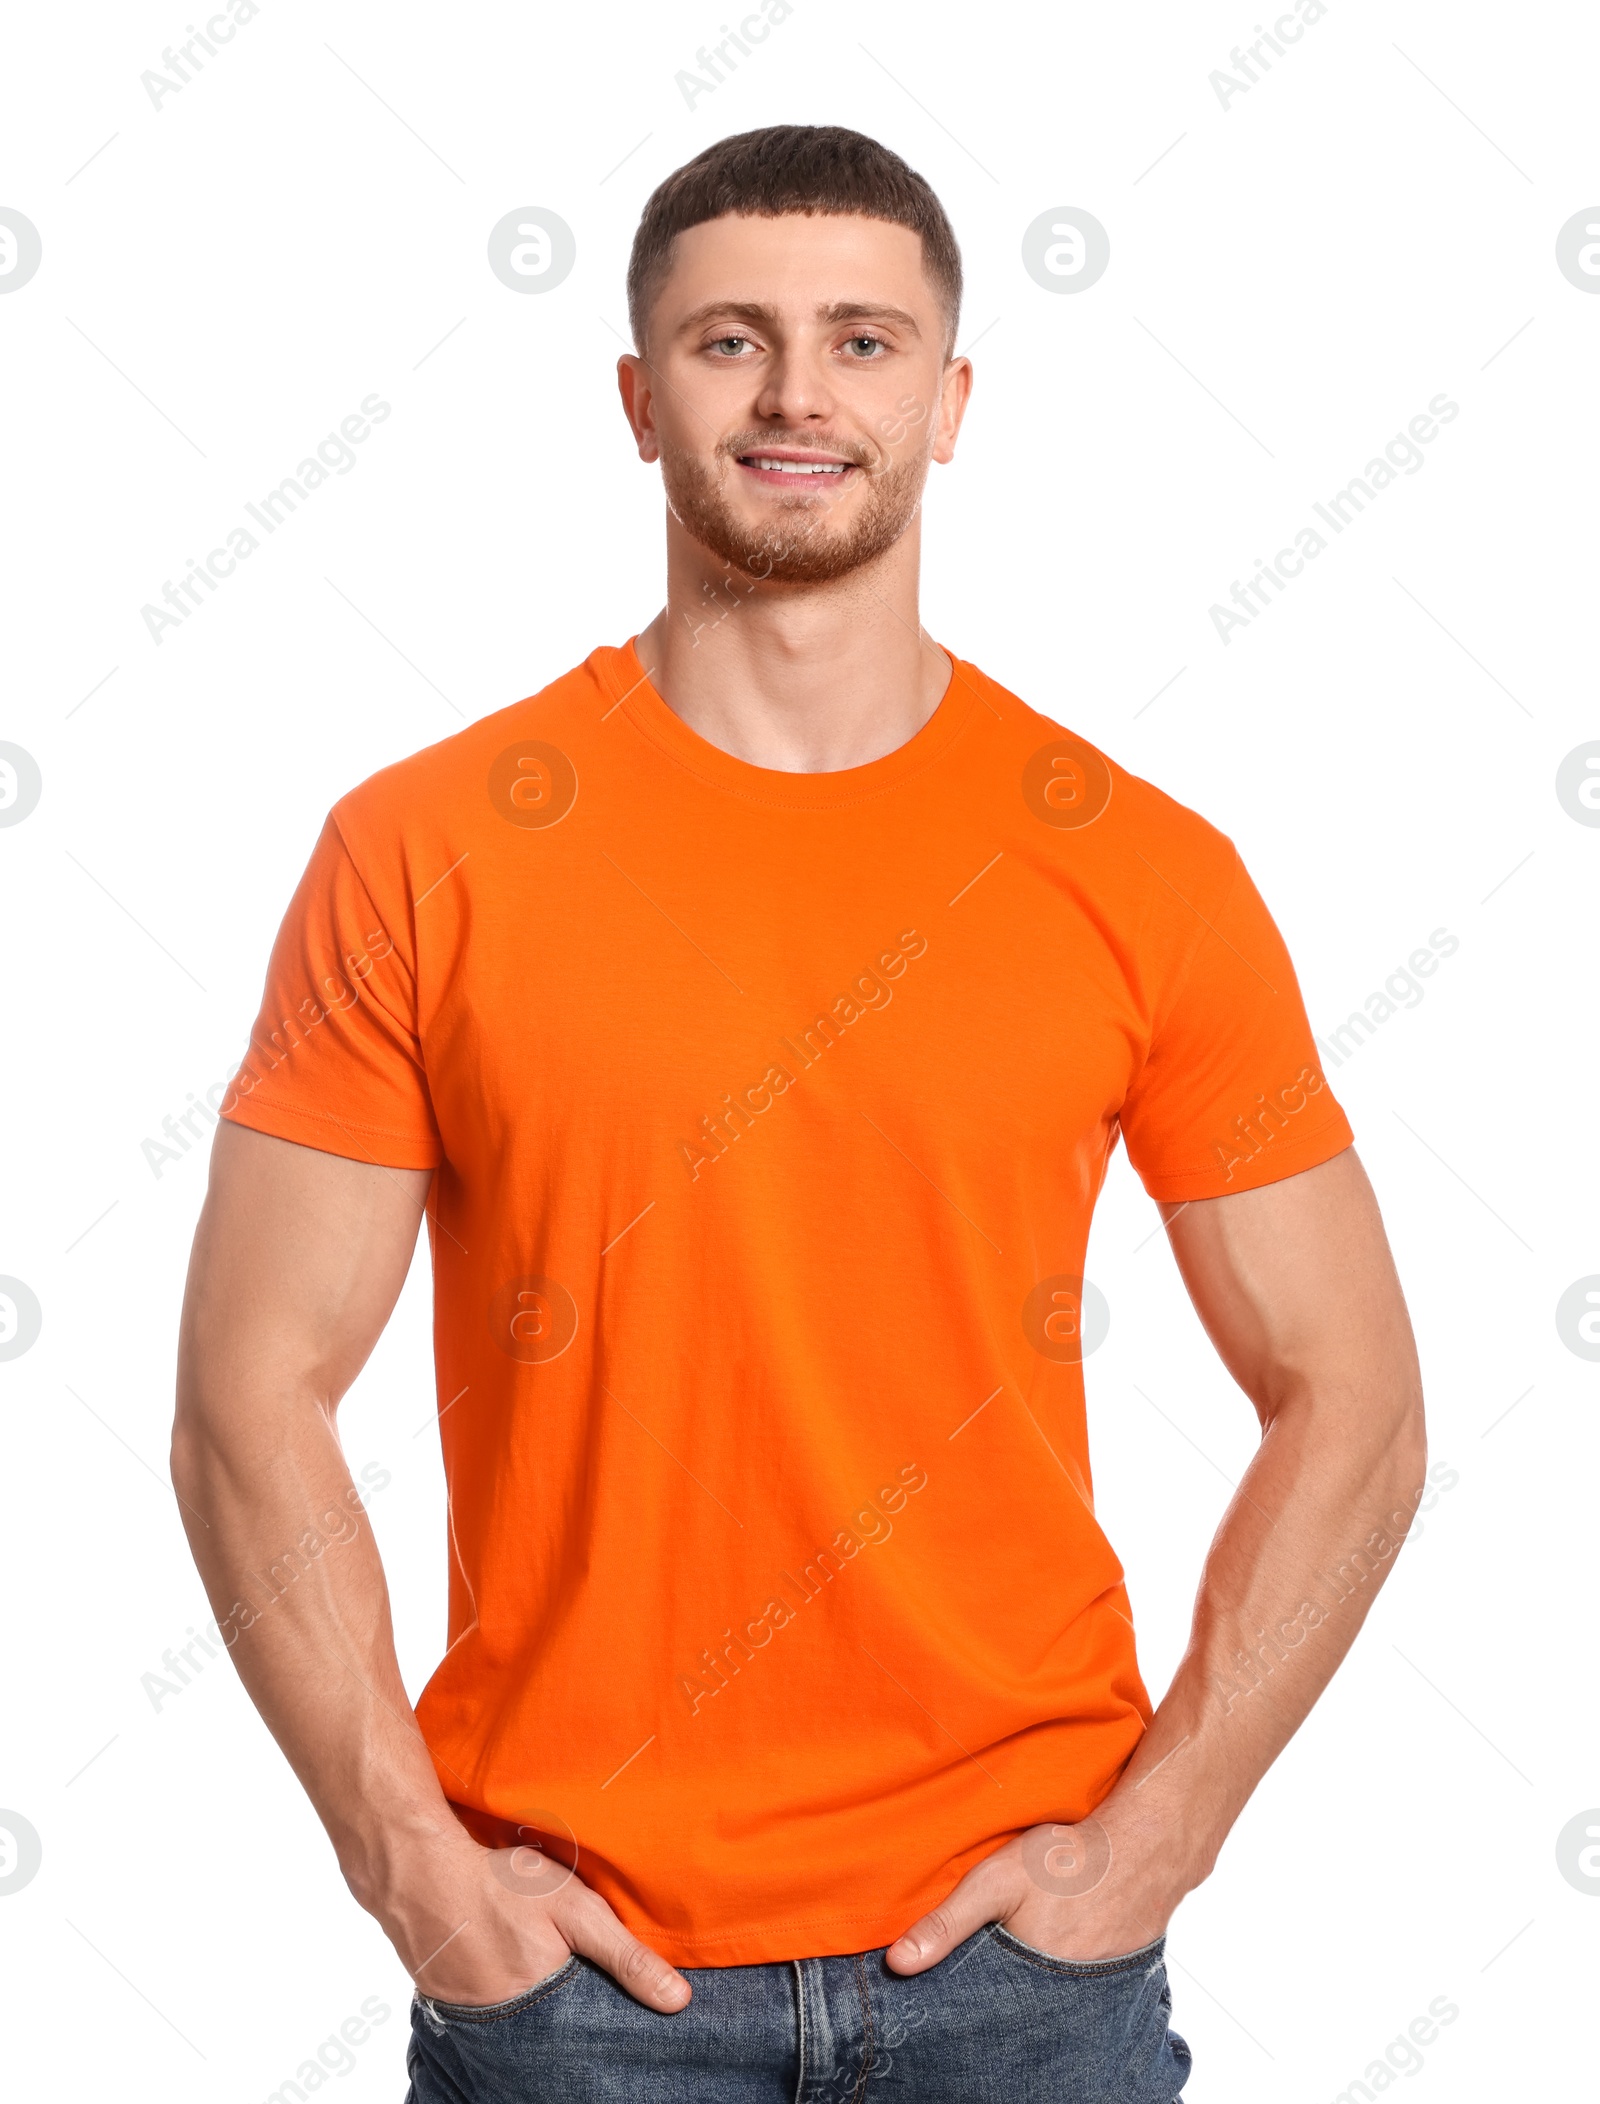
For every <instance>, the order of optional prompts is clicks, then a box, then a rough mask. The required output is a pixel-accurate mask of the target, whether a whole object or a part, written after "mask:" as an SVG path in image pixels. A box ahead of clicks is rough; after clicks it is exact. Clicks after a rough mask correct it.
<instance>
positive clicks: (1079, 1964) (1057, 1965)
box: [989, 1921, 1167, 1980]
mask: <svg viewBox="0 0 1600 2104" xmlns="http://www.w3.org/2000/svg"><path fill="white" fill-rule="evenodd" d="M989 1934H990V1935H991V1936H992V1937H993V1938H994V1940H995V1942H996V1943H997V1944H998V1945H999V1947H1000V1949H1001V1950H1002V1951H1005V1952H1006V1953H1007V1954H1008V1955H1009V1956H1011V1957H1013V1958H1018V1959H1021V1960H1022V1961H1023V1963H1024V1964H1027V1965H1034V1966H1038V1967H1039V1968H1040V1969H1041V1970H1043V1971H1045V1972H1053V1973H1060V1974H1061V1975H1062V1976H1063V1977H1065V1978H1067V1979H1073V1980H1098V1979H1113V1978H1115V1977H1117V1976H1118V1975H1119V1974H1123V1973H1135V1972H1147V1971H1148V1970H1149V1969H1150V1967H1151V1966H1152V1965H1160V1964H1161V1963H1162V1954H1163V1953H1164V1951H1165V1950H1166V1946H1167V1939H1166V1936H1165V1934H1163V1935H1160V1936H1157V1937H1156V1938H1155V1940H1154V1941H1153V1942H1151V1943H1145V1944H1141V1945H1140V1947H1139V1949H1138V1950H1136V1951H1124V1952H1122V1953H1120V1954H1119V1955H1116V1956H1113V1957H1110V1958H1058V1957H1056V1955H1055V1954H1054V1952H1052V1951H1042V1950H1040V1949H1039V1947H1038V1945H1037V1944H1033V1943H1024V1942H1023V1940H1022V1938H1021V1937H1020V1936H1014V1935H1013V1934H1012V1933H1011V1931H1010V1930H1009V1929H1007V1928H1003V1927H1002V1926H1001V1924H1000V1923H999V1922H997V1921H992V1922H990V1924H989Z"/></svg>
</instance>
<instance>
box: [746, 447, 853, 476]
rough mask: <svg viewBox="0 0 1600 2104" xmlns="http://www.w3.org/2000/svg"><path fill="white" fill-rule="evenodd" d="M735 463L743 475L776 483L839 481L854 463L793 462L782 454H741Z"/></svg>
mask: <svg viewBox="0 0 1600 2104" xmlns="http://www.w3.org/2000/svg"><path fill="white" fill-rule="evenodd" d="M738 462H739V465H740V467H741V468H743V469H744V470H745V471H746V473H747V474H752V475H758V476H760V477H761V478H762V480H763V481H770V482H772V483H778V482H780V481H781V482H802V481H806V480H810V481H813V482H835V483H837V482H842V481H843V480H844V479H845V477H846V476H848V475H851V474H853V473H854V472H855V463H854V462H853V461H849V460H821V459H804V458H800V459H796V458H793V457H791V456H789V455H787V454H782V453H741V454H739V455H738Z"/></svg>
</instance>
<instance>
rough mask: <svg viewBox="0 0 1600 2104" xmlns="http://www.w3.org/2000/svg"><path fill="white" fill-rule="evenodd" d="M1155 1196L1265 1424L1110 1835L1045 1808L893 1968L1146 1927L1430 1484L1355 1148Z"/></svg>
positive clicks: (1238, 1801) (1266, 1761)
mask: <svg viewBox="0 0 1600 2104" xmlns="http://www.w3.org/2000/svg"><path fill="white" fill-rule="evenodd" d="M1163 1213H1164V1215H1165V1217H1166V1219H1167V1225H1168V1232H1169V1235H1170V1237H1171V1241H1172V1246H1173V1249H1174V1252H1175V1253H1176V1256H1177V1259H1178V1265H1179V1268H1180V1270H1181V1271H1182V1273H1183V1278H1184V1283H1185V1284H1186V1285H1187V1287H1188V1289H1189V1295H1190V1298H1191V1299H1192V1301H1193V1302H1194V1305H1195V1308H1196V1309H1197V1311H1198V1313H1199V1315H1200V1318H1201V1320H1202V1322H1203V1323H1204V1324H1205V1326H1206V1330H1207V1332H1208V1333H1209V1335H1210V1337H1211V1341H1212V1343H1213V1344H1214V1345H1215V1346H1216V1348H1217V1351H1218V1353H1219V1355H1220V1356H1221V1358H1222V1360H1223V1362H1224V1364H1225V1365H1226V1366H1227V1368H1228V1371H1229V1372H1230V1373H1231V1374H1232V1375H1233V1377H1234V1379H1235V1380H1236V1381H1237V1382H1238V1383H1239V1386H1240V1387H1241V1388H1242V1389H1243V1390H1244V1392H1245V1394H1246V1395H1247V1396H1248V1397H1249V1398H1250V1401H1251V1402H1252V1403H1253V1404H1254V1406H1255V1410H1256V1414H1257V1416H1258V1417H1259V1419H1260V1421H1261V1426H1262V1438H1261V1444H1260V1446H1259V1447H1258V1448H1257V1450H1256V1453H1255V1456H1254V1458H1253V1459H1252V1461H1251V1464H1250V1467H1249V1468H1248V1470H1247V1471H1246V1472H1245V1476H1244V1479H1243V1481H1242V1482H1241V1483H1240V1486H1239V1489H1238V1492H1237V1494H1236V1495H1235V1497H1234V1499H1233V1501H1232V1503H1231V1504H1230V1505H1229V1507H1228V1510H1227V1512H1226V1513H1225V1514H1224V1516H1223V1520H1222V1523H1221V1526H1220V1527H1219V1528H1218V1531H1217V1535H1216V1539H1215V1540H1214V1542H1213V1543H1212V1546H1211V1552H1210V1555H1209V1556H1208V1558H1207V1561H1206V1566H1205V1571H1204V1574H1203V1576H1202V1579H1201V1584H1200V1590H1199V1596H1198V1598H1197V1600H1196V1603H1195V1613H1194V1623H1193V1628H1192V1631H1191V1634H1190V1640H1189V1647H1188V1650H1187V1652H1186V1653H1185V1655H1184V1658H1183V1662H1182V1664H1181V1665H1180V1666H1179V1668H1178V1671H1177V1673H1176V1675H1175V1676H1174V1678H1173V1681H1172V1685H1171V1687H1170V1688H1169V1689H1168V1691H1167V1694H1166V1697H1165V1699H1164V1700H1163V1701H1162V1703H1161V1704H1160V1706H1159V1708H1158V1709H1157V1711H1156V1714H1155V1717H1154V1720H1153V1722H1152V1723H1151V1726H1150V1729H1149V1731H1148V1732H1147V1733H1146V1734H1145V1736H1144V1738H1143V1739H1142V1740H1141V1741H1140V1743H1139V1746H1138V1748H1137V1749H1136V1751H1135V1753H1134V1756H1133V1759H1132V1760H1131V1761H1130V1762H1129V1764H1128V1767H1127V1768H1126V1769H1125V1770H1124V1772H1123V1774H1122V1776H1121V1777H1120V1778H1119V1780H1118V1782H1117V1784H1116V1786H1115V1788H1114V1789H1113V1790H1112V1791H1111V1793H1110V1795H1109V1796H1108V1797H1107V1798H1106V1799H1105V1800H1104V1802H1103V1803H1102V1804H1101V1805H1100V1806H1099V1807H1098V1808H1097V1810H1096V1813H1095V1820H1096V1821H1097V1822H1098V1824H1099V1826H1100V1828H1101V1829H1102V1830H1103V1837H1104V1838H1102V1837H1101V1836H1097V1835H1090V1834H1088V1833H1086V1832H1084V1830H1083V1829H1082V1828H1080V1829H1068V1828H1065V1827H1060V1828H1051V1827H1042V1828H1035V1829H1034V1830H1033V1837H1032V1840H1031V1843H1030V1837H1028V1836H1024V1837H1023V1838H1022V1839H1021V1840H1019V1841H1013V1842H1010V1843H1008V1844H1007V1845H1006V1846H1005V1847H1004V1848H1002V1849H999V1850H998V1851H996V1853H995V1854H994V1855H993V1856H990V1857H988V1858H986V1859H985V1861H984V1862H982V1863H980V1864H979V1865H978V1866H977V1867H976V1868H975V1869H974V1870H972V1871H971V1872H969V1873H968V1875H967V1876H966V1877H965V1878H964V1879H963V1880H962V1881H961V1883H960V1884H959V1885H958V1886H957V1887H956V1888H955V1890H954V1892H953V1893H952V1894H951V1895H950V1897H949V1899H948V1900H947V1901H945V1903H944V1904H943V1905H942V1906H941V1907H939V1908H936V1909H935V1910H934V1912H933V1913H932V1914H930V1915H928V1916H926V1917H924V1919H923V1920H922V1921H920V1922H918V1923H916V1924H915V1925H914V1926H913V1927H912V1928H911V1929H910V1930H908V1932H907V1934H906V1935H905V1936H904V1937H902V1938H901V1939H900V1941H899V1942H898V1943H896V1944H895V1945H894V1946H893V1947H892V1950H891V1953H890V1962H891V1964H892V1965H893V1966H894V1968H895V1970H896V1971H898V1972H902V1973H912V1972H921V1971H924V1970H925V1969H926V1968H927V1967H928V1966H929V1965H932V1964H934V1963H935V1962H936V1961H937V1960H938V1959H939V1958H941V1957H943V1956H944V1955H945V1953H946V1952H947V1951H949V1950H950V1949H951V1948H953V1946H954V1945H955V1944H956V1943H958V1942H960V1941H961V1940H962V1939H963V1938H964V1937H966V1936H968V1935H970V1934H971V1933H972V1931H973V1930H974V1929H975V1928H977V1927H978V1926H979V1925H980V1924H981V1923H983V1922H985V1921H997V1920H998V1921H1003V1922H1005V1923H1006V1924H1007V1925H1008V1926H1010V1927H1011V1928H1012V1929H1014V1931H1015V1933H1016V1934H1017V1935H1018V1936H1020V1937H1021V1938H1022V1939H1023V1940H1024V1941H1025V1942H1028V1943H1033V1944H1036V1945H1038V1946H1040V1947H1041V1948H1043V1949H1046V1950H1051V1951H1055V1952H1057V1953H1058V1954H1059V1955H1061V1956H1066V1957H1074V1958H1095V1957H1102V1956H1111V1955H1113V1954H1120V1953H1122V1952H1125V1951H1130V1950H1136V1949H1138V1948H1139V1947H1140V1946H1141V1945H1143V1944H1145V1943H1148V1942H1150V1941H1151V1940H1152V1939H1153V1938H1155V1937H1156V1936H1158V1935H1159V1934H1160V1933H1161V1932H1162V1930H1163V1929H1165V1927H1166V1925H1167V1921H1168V1919H1169V1917H1170V1916H1171V1914H1172V1911H1173V1909H1174V1908H1175V1907H1176V1906H1177V1904H1178V1902H1179V1900H1180V1899H1182V1897H1183V1895H1184V1894H1185V1893H1186V1892H1188V1891H1190V1890H1192V1889H1193V1887H1194V1886H1196V1885H1197V1884H1199V1883H1200V1882H1201V1880H1202V1879H1203V1878H1205V1877H1206V1876H1208V1875H1209V1873H1210V1871H1211V1868H1212V1866H1213V1864H1214V1863H1215V1861H1216V1858H1217V1852H1218V1850H1219V1849H1220V1848H1221V1846H1222V1843H1223V1840H1224V1839H1225V1837H1226V1835H1227V1833H1228V1830H1229V1828H1230V1827H1231V1826H1232V1825H1233V1822H1234V1820H1235V1819H1236V1818H1237V1817H1238V1816H1239V1813H1240V1812H1241V1811H1242V1810H1243V1808H1244V1806H1245V1804H1246V1803H1247V1801H1248V1800H1249V1797H1250V1795H1251V1792H1252V1791H1253V1790H1254V1789H1255V1787H1256V1785H1257V1783H1259V1782H1260V1780H1261V1778H1262V1776H1263V1775H1264V1774H1265V1773H1266V1771H1267V1769H1268V1768H1269V1767H1270V1766H1271V1765H1272V1763H1273V1761H1274V1760H1276V1758H1277V1756H1278V1755H1279V1753H1280V1752H1281V1751H1282V1750H1283V1748H1284V1746H1285V1745H1286V1744H1287V1743H1288V1741H1289V1739H1290V1738H1291V1737H1292V1736H1293V1734H1294V1733H1295V1731H1296V1730H1297V1729H1298V1728H1299V1726H1300V1724H1301V1723H1302V1721H1303V1720H1304V1718H1305V1716H1306V1714H1307V1712H1308V1711H1309V1710H1310V1709H1311V1706H1312V1704H1313V1703H1314V1702H1315V1701H1316V1699H1317V1697H1318V1696H1319V1695H1320V1694H1321V1693H1322V1690H1323V1689H1324V1688H1325V1687H1326V1686H1327V1684H1328V1681H1329V1680H1330V1679H1331V1678H1332V1675H1333V1672H1334V1669H1335V1668H1336V1667H1337V1665H1338V1664H1339V1661H1340V1660H1341V1659H1342V1658H1343V1657H1344V1655H1345V1652H1346V1651H1347V1650H1348V1649H1349V1648H1350V1645H1351V1643H1352V1641H1353V1640H1354V1637H1355V1634H1356V1632H1357V1630H1358V1629H1359V1628H1360V1627H1361V1624H1362V1622H1363V1621H1364V1620H1365V1618H1366V1614H1367V1611H1368V1609H1369V1608H1370V1607H1371V1605H1372V1602H1373V1599H1374V1598H1375V1597H1376V1594H1377V1591H1378V1588H1379V1586H1380V1585H1382V1583H1383V1581H1384V1579H1385V1578H1386V1577H1387V1575H1388V1573H1389V1571H1390V1570H1391V1569H1392V1568H1393V1565H1394V1558H1395V1554H1396V1551H1397V1550H1398V1548H1399V1546H1400V1542H1401V1540H1402V1539H1403V1537H1404V1535H1405V1532H1406V1529H1407V1527H1408V1526H1409V1524H1410V1521H1411V1518H1412V1516H1413V1515H1414V1513H1415V1511H1416V1508H1417V1504H1418V1502H1419V1500H1420V1498H1421V1496H1422V1490H1423V1472H1424V1467H1425V1462H1426V1451H1427V1449H1426V1438H1425V1433H1424V1427H1423V1411H1422V1392H1421V1379H1420V1375H1419V1372H1418V1368H1417V1356H1416V1346H1415V1342H1414V1340H1413V1338H1412V1334H1411V1324H1410V1319H1409V1317H1408V1316H1407V1314H1406V1308H1405V1302H1404V1299H1403V1298H1402V1296H1401V1292H1400V1283H1399V1280H1398V1279H1397V1278H1396V1276H1395V1271H1394V1264H1393V1261H1392V1259H1391V1257H1390V1254H1389V1245H1388V1241H1387V1238H1386V1237H1385V1235H1384V1231H1383V1222H1382V1220H1381V1219H1380V1217H1379V1214H1378V1207H1377V1201H1376V1199H1375V1198H1374V1197H1373V1194H1372V1187H1371V1185H1370V1184H1369V1183H1368V1181H1367V1177H1366V1172H1365V1171H1364V1170H1363V1168H1362V1167H1361V1164H1360V1162H1359V1161H1358V1160H1357V1159H1356V1155H1355V1152H1354V1150H1353V1149H1346V1151H1345V1152H1344V1153H1343V1154H1340V1155H1337V1156H1336V1157H1335V1158H1334V1159H1333V1160H1332V1161H1329V1162H1324V1163H1323V1164H1322V1165H1321V1166H1320V1167H1318V1168H1315V1169H1308V1170H1306V1171H1305V1172H1304V1173H1303V1174H1301V1175H1298V1176H1292V1177H1286V1178H1285V1179H1284V1180H1283V1181H1282V1182H1280V1183H1275V1184H1269V1185H1267V1186H1266V1187H1265V1188H1263V1189H1261V1190H1257V1191H1242V1192H1239V1193H1238V1194H1237V1195H1235V1196H1230V1197H1226V1198H1210V1199H1204V1200H1200V1201H1197V1202H1195V1203H1192V1204H1189V1205H1186V1206H1181V1207H1180V1206H1167V1207H1164V1208H1163ZM1085 1825H1087V1822H1085ZM1106 1838H1108V1839H1109V1841H1110V1856H1109V1868H1106V1867H1105V1864H1106V1850H1105V1846H1104V1839H1106ZM1063 1843H1064V1844H1065V1846H1064V1848H1063V1846H1062V1844H1063ZM1051 1846H1054V1847H1055V1849H1056V1855H1055V1857H1054V1859H1053V1862H1052V1866H1051V1867H1052V1873H1053V1875H1052V1882H1053V1883H1054V1884H1055V1885H1057V1886H1059V1885H1061V1884H1073V1883H1077V1884H1078V1889H1075V1890H1073V1891H1070V1892H1063V1891H1061V1890H1059V1889H1056V1890H1052V1889H1048V1888H1047V1887H1046V1886H1045V1885H1042V1884H1041V1883H1040V1882H1039V1881H1038V1880H1037V1879H1036V1878H1035V1877H1033V1876H1030V1874H1029V1868H1028V1866H1029V1864H1030V1863H1033V1864H1038V1863H1039V1862H1040V1861H1042V1859H1043V1856H1044V1852H1045V1849H1046V1848H1047V1847H1051ZM1074 1862H1076V1863H1077V1864H1078V1865H1080V1866H1084V1867H1083V1869H1082V1872H1081V1883H1079V1882H1078V1880H1077V1879H1075V1877H1074V1874H1073V1871H1072V1866H1073V1864H1074ZM1102 1872H1103V1874H1101V1873H1102Z"/></svg>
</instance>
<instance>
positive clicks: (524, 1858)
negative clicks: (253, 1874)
mask: <svg viewBox="0 0 1600 2104" xmlns="http://www.w3.org/2000/svg"><path fill="white" fill-rule="evenodd" d="M385 1885H386V1888H387V1889H386V1891H385V1893H384V1895H383V1897H382V1898H381V1899H374V1898H371V1897H365V1898H363V1903H364V1904H365V1905H366V1906H367V1907H368V1911H369V1912H371V1913H373V1914H375V1915H376V1916H377V1918H378V1920H379V1921H380V1922H381V1923H382V1924H383V1927H384V1930H385V1932H386V1933H387V1935H388V1937H389V1940H390V1942H391V1943H392V1944H393V1945H394V1947H395V1949H396V1950H397V1951H398V1952H399V1954H400V1959H401V1962H402V1964H403V1965H404V1966H405V1968H406V1970H407V1971H408V1972H409V1973H410V1974H411V1976H412V1978H413V1979H414V1980H415V1981H416V1983H417V1992H418V1993H419V1994H421V1995H424V1996H435V1997H437V1999H438V2000H440V2001H441V2002H461V2003H467V2004H475V2005H477V2006H479V2007H487V2006H489V2005H490V2004H491V2003H494V2002H505V2001H509V2000H510V1999H511V1998H512V1996H513V1995H518V1994H521V1993H522V1992H523V1991H524V1990H525V1989H526V1988H529V1987H533V1986H536V1985H537V1984H538V1982H539V1981H540V1980H544V1979H548V1978H549V1976H550V1974H551V1973H553V1972H556V1971H558V1970H559V1969H560V1968H561V1967H562V1966H563V1965H565V1964H566V1962H567V1959H568V1958H569V1957H570V1956H571V1955H572V1953H573V1952H574V1951H576V1952H577V1953H578V1954H579V1955H580V1956H581V1957H584V1958H592V1959H593V1960H594V1962H595V1964H596V1965H599V1966H603V1967H604V1969H605V1970H606V1971H607V1972H608V1973H610V1974H611V1976H612V1978H613V1979H614V1980H616V1982H617V1983H618V1985H619V1986H621V1987H624V1988H626V1989H627V1991H628V1993H629V1994H631V1995H632V1996H633V1998H634V2000H635V2001H636V2002H642V2003H643V2004H644V2006H645V2007H646V2008H647V2009H658V2010H663V2011H667V2012H671V2011H674V2010H678V2009H682V2008H683V2007H684V2006H685V2004H686V2003H687V2002H688V2000H689V1998H690V1988H689V1983H688V1981H687V1980H686V1979H685V1978H684V1977H683V1975H682V1973H680V1972H677V1971H676V1970H675V1969H674V1968H673V1967H672V1966H670V1965H669V1964H668V1963H667V1962H666V1960H665V1959H664V1958H661V1957H658V1956H657V1954H656V1953H655V1952H654V1951H653V1950H651V1949H650V1948H649V1946H648V1945H647V1944H643V1943H641V1942H640V1941H639V1939H638V1938H637V1937H636V1936H632V1935H630V1934H629V1933H628V1931H627V1930H626V1929H625V1928H624V1927H623V1925H622V1923H621V1922H620V1921H619V1920H618V1919H617V1917H616V1915H615V1914H614V1913H613V1912H612V1911H611V1909H610V1907H608V1906H607V1905H606V1903H605V1901H604V1900H603V1899H602V1898H601V1897H600V1895H599V1894H598V1893H597V1892H593V1891H591V1890H590V1888H589V1887H588V1886H587V1885H585V1884H584V1883H583V1881H582V1879H581V1878H579V1877H578V1876H577V1875H576V1873H575V1872H574V1871H571V1870H569V1869H568V1868H567V1866H566V1865H565V1864H563V1863H561V1862H558V1861H557V1860H556V1859H555V1858H554V1857H551V1856H545V1855H542V1854H541V1853H540V1852H539V1850H538V1849H536V1848H482V1847H480V1846H479V1845H478V1843H477V1842H476V1841H474V1840H472V1839H471V1838H470V1836H468V1835H466V1834H465V1833H463V1834H462V1835H461V1836H460V1837H459V1838H455V1837H450V1838H448V1839H444V1840H442V1841H440V1842H438V1843H436V1844H434V1845H433V1846H431V1847H429V1848H428V1849H427V1850H426V1851H425V1852H423V1853H422V1854H420V1855H418V1856H413V1857H411V1858H410V1859H409V1860H407V1861H405V1862H404V1863H402V1864H401V1865H400V1866H399V1867H398V1869H397V1870H394V1871H391V1873H390V1874H389V1876H388V1877H387V1878H386V1879H385ZM357 1896H358V1897H363V1895H362V1894H360V1893H358V1895H357Z"/></svg>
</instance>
